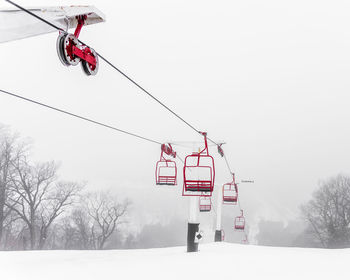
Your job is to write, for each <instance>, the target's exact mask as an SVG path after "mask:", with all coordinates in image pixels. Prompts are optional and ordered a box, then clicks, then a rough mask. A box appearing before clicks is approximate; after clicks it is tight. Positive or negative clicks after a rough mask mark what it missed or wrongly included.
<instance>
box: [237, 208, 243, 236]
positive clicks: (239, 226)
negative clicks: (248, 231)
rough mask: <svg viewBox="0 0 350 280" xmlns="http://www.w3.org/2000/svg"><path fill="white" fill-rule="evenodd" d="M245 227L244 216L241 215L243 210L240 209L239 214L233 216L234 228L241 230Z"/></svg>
mask: <svg viewBox="0 0 350 280" xmlns="http://www.w3.org/2000/svg"><path fill="white" fill-rule="evenodd" d="M244 229H245V218H244V216H243V210H241V215H240V216H237V217H236V218H235V230H238V231H243V230H244Z"/></svg>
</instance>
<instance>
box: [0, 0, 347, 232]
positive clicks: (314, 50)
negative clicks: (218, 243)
mask: <svg viewBox="0 0 350 280" xmlns="http://www.w3.org/2000/svg"><path fill="white" fill-rule="evenodd" d="M43 3H44V2H43V1H36V0H33V1H31V5H33V6H35V5H42V4H43ZM2 4H3V3H2ZM19 4H22V5H25V4H26V3H25V2H24V1H21V2H19ZM71 4H72V1H45V5H50V6H55V5H71ZM75 4H80V3H79V2H75ZM84 4H93V5H95V6H96V7H97V8H99V9H100V10H101V11H103V12H104V13H105V14H106V16H107V21H106V23H103V24H98V25H94V26H89V27H86V28H83V30H82V32H81V37H80V38H81V39H82V40H83V41H85V42H87V43H88V44H89V45H91V46H92V47H94V48H95V49H96V50H97V51H98V52H99V53H101V54H102V55H104V56H105V57H107V58H108V59H110V60H111V61H112V62H113V63H115V64H116V65H117V66H118V67H120V68H121V69H122V70H124V71H125V72H126V73H127V74H129V75H130V76H131V77H133V78H134V79H135V80H137V81H138V82H139V83H140V84H141V85H143V86H144V87H145V88H146V89H148V90H150V91H151V92H152V93H153V94H154V95H155V96H157V97H158V98H159V99H160V100H162V101H163V102H164V103H165V104H167V105H168V106H169V107H170V108H172V109H173V110H174V111H175V112H177V113H178V114H180V115H181V116H182V117H183V118H184V119H186V120H187V121H188V122H190V123H191V124H193V125H194V126H195V127H196V128H198V129H199V130H202V131H207V132H208V136H209V137H210V138H212V139H214V140H217V141H225V142H226V143H227V144H225V145H224V146H223V148H224V151H225V153H226V155H227V157H228V159H229V162H230V165H231V167H232V168H233V170H234V171H235V173H236V174H237V178H238V180H241V179H252V180H254V181H255V183H254V184H244V185H243V184H241V185H240V199H241V205H242V208H244V210H245V214H246V217H247V220H248V223H249V224H250V226H251V228H254V227H256V226H257V224H258V222H259V220H260V219H261V218H264V219H268V220H270V221H271V220H272V221H274V220H275V221H287V220H289V219H294V218H296V217H298V216H299V211H298V208H299V205H300V204H301V203H303V202H305V201H307V200H308V199H309V198H310V194H311V193H312V191H313V190H314V189H315V188H316V187H317V183H318V181H319V180H321V179H324V178H327V177H329V176H332V175H335V174H337V173H339V172H343V173H347V171H348V167H349V166H350V157H349V150H350V148H349V141H350V126H349V125H348V120H349V118H350V111H349V110H348V107H349V106H348V103H349V96H348V92H349V88H350V80H349V76H350V52H349V49H350V30H349V28H348V27H349V26H350V18H349V16H348V15H349V12H350V3H349V2H347V1H332V2H329V1H311V0H303V1H301V0H297V1H293V2H288V1H271V0H267V1H257V0H251V1H215V2H214V1H199V0H198V1H197V0H195V1H183V0H176V1H175V0H169V1H161V0H150V1H141V0H132V1H106V0H98V1H85V2H84ZM3 5H4V7H8V6H5V4H3ZM57 35H58V34H56V33H52V34H48V35H44V36H39V37H34V38H30V39H25V40H20V41H16V42H10V43H6V44H1V45H0V48H1V52H0V59H1V66H2V67H0V81H1V86H0V88H1V89H3V90H8V91H12V92H14V93H17V94H21V95H24V96H26V97H29V98H33V99H36V100H39V101H42V102H45V103H47V104H50V105H54V106H57V107H60V108H64V109H66V110H70V111H72V112H75V113H77V114H81V115H84V116H87V117H90V118H94V119H96V120H99V121H101V122H105V123H108V124H111V125H114V126H116V127H118V128H121V129H125V130H128V131H131V132H134V133H137V134H140V135H142V136H145V137H149V138H152V139H155V140H157V141H160V142H167V141H171V142H179V143H180V142H183V141H195V142H198V141H201V140H202V139H201V137H200V136H199V135H197V134H196V133H195V132H194V131H192V130H191V129H190V128H189V127H187V126H185V125H184V124H183V123H182V122H180V121H179V120H178V119H176V118H175V117H174V116H173V115H171V114H169V112H167V111H166V110H165V109H164V108H162V107H161V106H159V104H157V103H156V102H154V101H153V100H151V99H150V98H149V97H147V96H146V95H145V94H144V93H142V92H141V91H140V90H139V89H138V88H136V87H135V86H134V85H132V84H131V83H130V82H129V81H128V80H126V79H125V78H124V77H122V76H121V75H120V74H118V73H117V72H116V71H114V70H113V69H111V68H110V67H109V66H108V65H106V64H105V63H103V62H101V65H100V70H99V73H98V75H97V76H96V77H86V76H85V75H84V74H83V73H82V71H81V69H80V67H71V68H65V67H63V66H62V65H61V63H60V62H59V60H58V57H57V55H56V49H55V47H56V37H57ZM0 104H1V110H0V122H1V123H3V124H6V125H8V126H10V127H11V129H12V130H13V131H16V132H19V133H20V134H21V135H22V136H24V137H28V138H30V139H31V141H32V142H33V145H34V149H33V152H34V157H35V159H36V160H38V161H42V160H44V161H45V160H56V161H58V162H60V163H61V168H60V175H61V176H62V177H64V178H65V179H66V180H73V181H79V182H87V188H89V189H92V190H98V189H113V190H114V191H115V192H116V193H119V194H120V196H123V197H129V198H130V199H131V200H132V201H133V205H132V217H133V219H132V222H131V223H130V225H129V228H130V230H135V231H137V230H139V229H140V226H142V225H144V224H152V223H161V224H166V223H167V222H168V221H169V220H172V219H174V220H185V219H186V217H187V215H188V213H187V212H188V210H187V204H188V199H187V198H183V197H181V187H182V178H181V162H178V165H179V167H180V168H179V184H178V186H177V187H176V188H173V189H172V188H164V189H163V188H162V187H156V186H155V184H154V168H155V164H156V161H157V160H158V159H159V155H160V148H159V146H157V145H154V144H152V143H148V142H143V141H141V140H139V139H137V138H133V137H130V136H127V135H123V134H119V133H116V132H114V131H111V130H107V129H103V128H100V127H96V126H94V125H91V124H89V123H85V122H82V121H80V120H76V119H72V118H70V117H68V116H64V115H61V114H58V113H56V112H52V111H49V110H47V109H43V108H40V107H37V106H35V105H31V104H27V103H24V102H22V101H19V100H16V99H13V98H11V97H7V96H4V95H0ZM175 149H176V151H177V152H178V154H179V155H181V156H182V157H184V155H186V154H187V153H191V152H192V149H191V147H189V148H185V147H182V146H175ZM197 149H198V144H195V145H194V150H197ZM210 151H211V153H212V154H213V155H215V160H216V171H217V179H216V184H217V185H219V186H220V185H222V184H224V183H226V182H227V181H229V180H230V174H229V172H228V170H227V168H226V165H225V163H224V161H223V159H221V158H220V157H219V155H218V154H217V152H216V149H215V147H210ZM214 201H215V200H214ZM224 212H225V215H226V216H227V217H228V219H230V217H231V218H232V219H233V217H234V216H235V215H236V214H238V210H237V209H236V208H230V209H228V208H225V209H224ZM201 221H202V224H203V227H206V228H209V229H210V228H212V227H213V223H214V214H211V215H208V216H204V217H202V216H201ZM225 230H226V231H229V230H230V229H229V228H227V229H225Z"/></svg>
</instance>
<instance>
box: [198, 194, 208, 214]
mask: <svg viewBox="0 0 350 280" xmlns="http://www.w3.org/2000/svg"><path fill="white" fill-rule="evenodd" d="M210 210H211V197H209V196H201V197H199V212H210Z"/></svg>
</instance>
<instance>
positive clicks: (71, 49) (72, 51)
mask: <svg viewBox="0 0 350 280" xmlns="http://www.w3.org/2000/svg"><path fill="white" fill-rule="evenodd" d="M86 18H87V16H86V15H83V16H78V17H77V21H78V25H77V27H76V29H75V31H74V36H75V37H76V38H77V39H78V38H79V35H80V31H81V29H82V28H83V26H84V23H85V20H86ZM66 48H67V53H68V55H69V56H71V57H73V56H78V57H79V58H80V59H82V60H85V61H86V62H87V63H89V64H90V65H91V69H92V70H95V68H96V64H97V60H96V57H95V56H94V55H93V54H92V52H91V50H90V48H89V47H87V46H84V47H83V48H81V46H76V45H74V44H73V42H72V41H71V42H70V44H69V45H68V46H66Z"/></svg>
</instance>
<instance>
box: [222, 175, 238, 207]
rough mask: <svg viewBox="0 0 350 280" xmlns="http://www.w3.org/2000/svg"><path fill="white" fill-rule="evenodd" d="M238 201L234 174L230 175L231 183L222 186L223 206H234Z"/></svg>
mask: <svg viewBox="0 0 350 280" xmlns="http://www.w3.org/2000/svg"><path fill="white" fill-rule="evenodd" d="M237 201H238V186H237V184H236V181H235V174H234V173H232V182H231V183H227V184H224V185H223V186H222V202H223V204H230V205H236V204H237Z"/></svg>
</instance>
